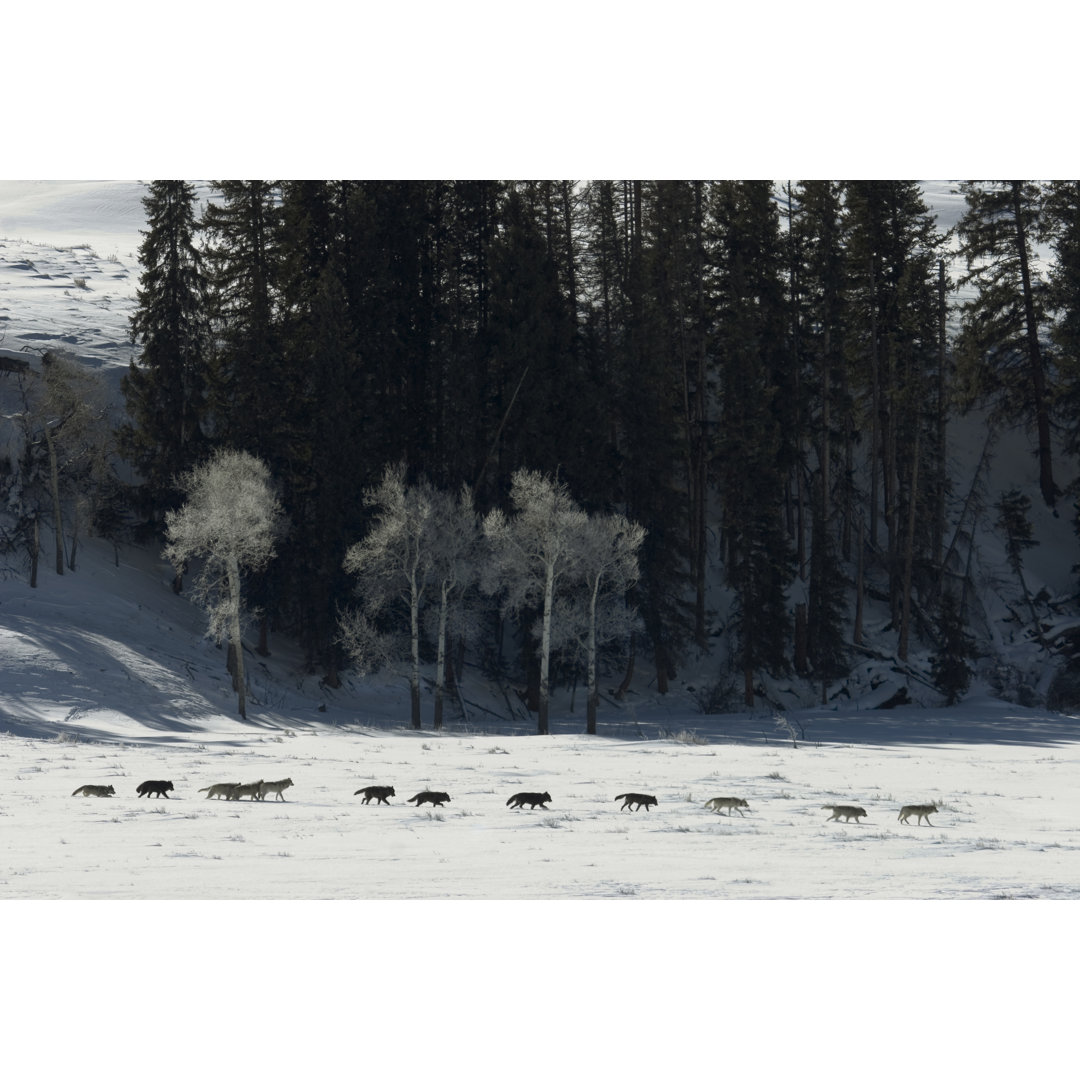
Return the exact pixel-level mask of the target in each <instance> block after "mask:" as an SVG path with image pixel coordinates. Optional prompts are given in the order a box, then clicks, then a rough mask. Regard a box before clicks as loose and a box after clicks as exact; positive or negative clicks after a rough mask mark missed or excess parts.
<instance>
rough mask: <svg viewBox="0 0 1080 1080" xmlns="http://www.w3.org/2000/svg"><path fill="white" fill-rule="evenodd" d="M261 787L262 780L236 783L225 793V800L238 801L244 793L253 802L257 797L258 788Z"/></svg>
mask: <svg viewBox="0 0 1080 1080" xmlns="http://www.w3.org/2000/svg"><path fill="white" fill-rule="evenodd" d="M260 787H262V781H261V780H256V781H255V783H254V784H237V785H235V787H233V788H232V789H231V790H230V791H229V792H227V793H226V795H225V801H226V802H230V801H234V802H239V801H240V800H241V799H242V798H243V797H244V796H245V795H250V796H251V801H252V802H254V801H255V800H256V799H257V798H258V797H259V788H260Z"/></svg>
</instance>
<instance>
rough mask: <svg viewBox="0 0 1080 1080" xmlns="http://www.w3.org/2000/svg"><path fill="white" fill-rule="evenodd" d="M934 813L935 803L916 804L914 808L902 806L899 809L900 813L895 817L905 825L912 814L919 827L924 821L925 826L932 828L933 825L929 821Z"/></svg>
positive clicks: (935, 809) (935, 810) (935, 811)
mask: <svg viewBox="0 0 1080 1080" xmlns="http://www.w3.org/2000/svg"><path fill="white" fill-rule="evenodd" d="M936 813H937V804H936V803H918V804H917V805H914V806H902V807H901V808H900V813H899V814H897V815H896V816H897V817H898V818H899V820H900V821H902V822H903V823H904V824H905V825H906V824H907V823H908V818H909V817H911V815H912V814H914V815H915V820H916V821H918V823H919V824H920V825H921V824H922V823H923V821H925V822H926V824H927V825H930V826H933V824H934V823H933V822H932V821H931V820H930V815H931V814H936Z"/></svg>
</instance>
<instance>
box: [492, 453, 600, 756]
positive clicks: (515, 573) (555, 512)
mask: <svg viewBox="0 0 1080 1080" xmlns="http://www.w3.org/2000/svg"><path fill="white" fill-rule="evenodd" d="M510 502H511V505H512V507H513V513H512V514H505V513H504V512H503V511H502V510H500V509H498V508H496V509H494V510H492V511H491V512H490V513H489V514H488V515H487V517H485V518H484V535H485V536H486V537H487V541H488V544H489V546H490V548H491V558H490V560H489V561H488V563H487V564H486V565H485V570H484V576H483V587H484V590H485V591H486V592H488V593H491V594H499V595H501V597H502V605H503V611H504V612H505V613H507V614H510V615H520V614H521V613H522V612H524V611H526V610H528V609H530V608H532V609H535V608H539V610H540V618H539V622H540V625H539V634H538V635H537V636H538V637H539V639H540V652H539V657H540V708H539V718H538V721H537V734H539V735H546V734H547V733H548V698H549V687H550V668H551V650H552V618H553V612H554V608H555V596H556V591H557V589H558V588H559V586H560V585H561V584H563V583H565V582H566V581H568V580H573V579H574V578H575V577H578V576H579V575H580V555H581V552H580V543H579V538H580V536H581V534H582V532H583V530H584V528H585V525H586V523H587V521H588V515H587V514H586V513H585V512H584V511H583V510H582V509H581V508H580V507H578V505H577V504H576V503H575V502H574V500H573V499H572V498H571V496H570V492H569V489H568V488H567V486H566V485H565V484H564V483H562V482H561V481H559V480H555V479H552V478H551V477H549V476H544V475H543V474H542V473H538V472H533V471H531V470H529V469H519V470H518V471H517V472H515V473H514V475H513V477H512V479H511V487H510Z"/></svg>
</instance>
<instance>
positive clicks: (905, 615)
mask: <svg viewBox="0 0 1080 1080" xmlns="http://www.w3.org/2000/svg"><path fill="white" fill-rule="evenodd" d="M919 434H920V429H919V425H918V421H916V425H915V446H914V449H913V450H912V462H911V491H910V494H909V496H908V520H907V537H906V538H905V540H904V583H903V602H902V606H901V614H900V643H899V645H898V647H897V650H896V654H897V656H899V657H900V659H901V660H906V659H907V658H908V638H909V637H910V634H911V630H910V627H911V570H912V564H913V562H914V559H915V517H916V507H917V504H918V492H919Z"/></svg>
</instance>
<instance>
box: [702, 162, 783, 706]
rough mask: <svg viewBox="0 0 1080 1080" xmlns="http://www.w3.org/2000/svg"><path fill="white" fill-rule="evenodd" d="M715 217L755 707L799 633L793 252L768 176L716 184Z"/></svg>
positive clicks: (729, 545)
mask: <svg viewBox="0 0 1080 1080" xmlns="http://www.w3.org/2000/svg"><path fill="white" fill-rule="evenodd" d="M710 216H711V224H712V228H713V230H714V231H715V236H716V240H717V242H716V249H715V254H714V256H713V258H714V273H715V281H716V286H715V288H716V297H715V303H716V306H717V312H718V317H717V323H716V328H715V338H714V341H713V343H712V346H711V347H712V349H713V351H714V353H715V354H716V355H717V356H718V357H719V358H720V364H721V366H720V374H719V378H720V385H721V409H722V412H721V420H722V422H721V425H720V435H719V439H718V445H717V457H718V470H719V476H720V478H721V479H720V488H721V500H722V506H723V515H724V518H723V529H724V566H725V573H726V578H727V582H728V584H729V585H730V587H731V589H732V591H733V593H734V598H735V599H734V611H733V615H734V624H735V629H736V635H737V639H738V640H737V646H736V650H735V657H734V658H735V661H736V664H737V666H738V668H739V669H740V670H741V671H742V673H743V680H744V700H745V702H746V704H747V705H748V706H751V705H753V702H754V674H755V672H756V671H758V670H760V669H765V670H768V671H772V672H781V671H783V670H785V669H786V668H787V666H788V659H787V645H788V642H789V640H790V631H791V625H790V619H789V617H788V613H787V588H788V585H789V584H790V582H791V580H792V577H793V571H794V566H793V558H792V552H791V546H790V541H789V538H788V535H787V530H786V526H785V521H784V498H785V484H786V478H787V476H788V475H789V471H790V469H791V468H792V466H793V464H794V460H795V447H794V444H793V439H792V428H793V422H792V418H791V409H792V400H791V399H792V394H791V390H790V385H789V384H788V382H787V380H788V379H789V378H790V376H791V370H790V369H791V365H790V363H786V359H787V356H788V353H787V349H788V342H787V323H786V319H787V315H786V311H785V309H784V303H783V291H784V290H783V282H782V279H781V267H782V265H783V253H782V249H781V244H780V236H779V216H778V212H777V209H776V206H775V204H774V203H773V201H772V198H771V185H769V184H768V183H767V182H750V183H743V182H736V181H725V182H722V183H720V184H718V185H716V186H715V188H714V191H713V198H712V203H711V207H710Z"/></svg>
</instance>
